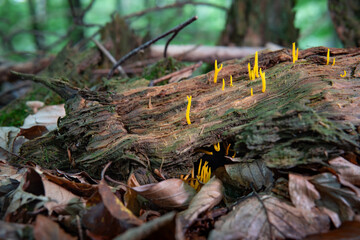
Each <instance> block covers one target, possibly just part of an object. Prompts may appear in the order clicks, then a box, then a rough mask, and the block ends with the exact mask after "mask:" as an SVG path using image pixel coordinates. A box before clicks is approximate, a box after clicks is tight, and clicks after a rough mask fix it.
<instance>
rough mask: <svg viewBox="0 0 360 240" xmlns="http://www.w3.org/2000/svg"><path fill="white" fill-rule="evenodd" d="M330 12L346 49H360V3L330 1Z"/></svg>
mask: <svg viewBox="0 0 360 240" xmlns="http://www.w3.org/2000/svg"><path fill="white" fill-rule="evenodd" d="M329 10H330V14H331V18H332V21H333V23H334V26H335V30H336V32H337V34H338V36H339V38H340V40H341V42H342V43H343V44H344V47H360V29H359V26H360V1H359V0H348V1H342V0H329Z"/></svg>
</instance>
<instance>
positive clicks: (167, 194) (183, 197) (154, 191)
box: [132, 178, 196, 208]
mask: <svg viewBox="0 0 360 240" xmlns="http://www.w3.org/2000/svg"><path fill="white" fill-rule="evenodd" d="M132 189H133V190H135V191H136V192H137V193H138V194H140V195H141V196H143V197H144V198H146V199H148V200H150V201H152V202H153V203H155V204H156V205H158V206H160V207H163V208H185V207H187V206H188V205H189V203H190V201H191V199H192V198H193V197H194V196H195V194H196V191H195V189H193V188H192V187H190V186H189V185H188V184H186V183H185V182H184V181H182V180H181V179H175V178H173V179H167V180H164V181H162V182H159V183H152V184H146V185H143V186H140V187H134V188H132Z"/></svg>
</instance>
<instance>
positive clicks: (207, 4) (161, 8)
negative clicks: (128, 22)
mask: <svg viewBox="0 0 360 240" xmlns="http://www.w3.org/2000/svg"><path fill="white" fill-rule="evenodd" d="M187 4H191V5H202V6H209V7H215V8H219V9H221V10H224V11H227V10H228V9H227V8H226V7H223V6H219V5H217V4H213V3H206V2H192V1H186V2H176V3H173V4H169V5H165V6H163V7H154V8H148V9H146V10H144V11H140V12H136V13H132V14H129V15H127V16H124V17H123V18H124V19H129V18H133V17H139V16H142V15H145V14H148V13H150V12H156V11H161V10H165V9H169V8H179V7H183V6H185V5H187Z"/></svg>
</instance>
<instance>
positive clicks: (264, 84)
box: [260, 68, 266, 92]
mask: <svg viewBox="0 0 360 240" xmlns="http://www.w3.org/2000/svg"><path fill="white" fill-rule="evenodd" d="M260 76H261V82H262V90H261V91H262V92H265V90H266V80H265V72H264V73H263V72H262V71H261V68H260Z"/></svg>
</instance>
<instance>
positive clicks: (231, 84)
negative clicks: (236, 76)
mask: <svg viewBox="0 0 360 240" xmlns="http://www.w3.org/2000/svg"><path fill="white" fill-rule="evenodd" d="M233 86H234V85H233V83H232V75H230V87H233Z"/></svg>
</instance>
